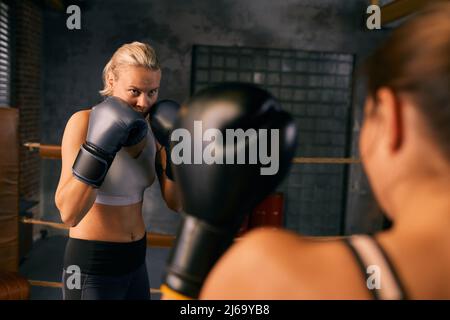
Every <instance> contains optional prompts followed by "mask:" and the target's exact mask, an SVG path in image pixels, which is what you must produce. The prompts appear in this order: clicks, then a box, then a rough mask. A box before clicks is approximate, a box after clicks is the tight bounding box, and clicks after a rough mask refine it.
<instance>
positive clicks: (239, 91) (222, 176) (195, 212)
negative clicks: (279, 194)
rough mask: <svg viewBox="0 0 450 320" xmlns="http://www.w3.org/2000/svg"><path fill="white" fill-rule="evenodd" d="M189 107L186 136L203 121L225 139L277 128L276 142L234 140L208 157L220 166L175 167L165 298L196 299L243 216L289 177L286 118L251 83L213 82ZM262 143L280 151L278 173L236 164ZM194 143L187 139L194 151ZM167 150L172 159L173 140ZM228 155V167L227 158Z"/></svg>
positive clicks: (291, 136) (292, 135) (183, 122)
mask: <svg viewBox="0 0 450 320" xmlns="http://www.w3.org/2000/svg"><path fill="white" fill-rule="evenodd" d="M187 107H188V108H187V110H186V112H185V113H184V114H183V115H182V116H180V118H179V122H178V123H177V129H182V130H187V131H188V132H189V133H190V135H191V137H194V138H195V134H194V131H195V125H194V121H201V123H202V126H203V131H205V130H208V129H216V130H218V131H219V132H220V133H221V134H222V136H223V137H225V136H226V131H227V129H242V130H243V131H246V130H248V129H254V130H255V131H256V132H258V133H259V132H263V131H264V129H265V130H266V133H267V132H271V130H274V129H275V130H278V131H274V132H275V133H276V132H278V141H275V144H274V145H272V144H271V143H270V142H269V143H267V139H268V137H267V134H266V136H264V135H263V134H261V135H257V136H256V137H255V136H253V138H250V139H248V140H246V139H245V138H244V139H243V140H242V139H241V140H239V139H237V140H236V139H233V141H232V142H231V144H225V143H224V144H223V146H222V147H220V144H218V145H217V148H216V149H215V151H214V152H215V156H216V157H217V158H220V159H222V162H223V164H220V163H210V164H206V163H201V164H198V163H197V164H194V163H193V161H191V163H190V164H189V163H180V162H178V161H175V162H174V171H175V176H176V178H177V183H178V185H179V192H180V196H181V200H182V204H183V210H184V219H183V222H182V224H181V226H180V228H179V230H178V233H177V237H176V243H175V245H174V247H173V248H172V251H171V254H170V257H169V262H168V268H167V274H166V276H165V282H164V284H163V285H162V287H161V290H162V292H163V294H164V295H165V297H168V298H176V299H177V298H183V297H184V298H197V297H198V295H199V292H200V289H201V287H202V285H203V282H204V280H205V278H206V276H207V275H208V273H209V271H210V270H211V268H212V267H213V266H214V264H215V263H216V261H217V260H218V259H219V258H220V256H221V255H222V254H223V253H224V252H225V250H227V248H228V247H229V246H230V245H231V243H232V242H233V239H234V237H235V235H236V233H237V231H238V230H239V227H240V226H241V225H242V221H243V219H244V218H245V214H247V213H248V212H251V211H252V210H253V209H254V207H255V206H256V205H257V204H258V203H260V202H261V201H262V200H263V199H264V198H265V197H266V196H267V195H268V194H269V193H270V192H272V191H273V190H274V189H275V188H276V186H277V185H278V184H279V183H280V182H281V180H282V179H283V177H284V176H285V175H286V173H287V172H288V169H289V167H290V165H291V162H292V158H293V156H294V152H295V147H296V143H297V137H296V136H297V131H296V127H295V122H294V121H293V119H292V117H291V116H290V115H289V114H288V113H286V112H285V111H283V110H282V109H281V107H280V105H279V104H278V102H277V101H276V100H275V99H274V98H273V97H272V96H271V95H270V94H269V93H268V92H267V91H265V90H263V89H261V88H259V87H256V86H254V85H250V84H241V83H225V84H220V85H216V86H213V87H210V88H207V89H204V90H202V91H200V92H199V93H197V94H196V95H194V96H193V97H192V98H191V99H190V101H188V104H187ZM197 125H198V122H197ZM211 132H217V131H211ZM274 135H275V136H276V134H274ZM192 140H193V139H192ZM262 140H265V142H266V146H267V145H268V144H269V145H270V146H269V149H270V148H271V147H273V148H272V149H271V150H270V151H271V153H277V152H278V154H276V156H278V168H277V169H278V170H275V171H272V172H271V170H265V169H268V168H267V167H266V166H265V165H263V164H262V163H261V161H257V162H256V163H249V160H248V158H247V160H246V161H247V162H246V163H245V164H242V163H237V162H238V159H239V155H238V153H239V152H242V151H245V154H246V155H249V151H250V150H251V149H253V150H254V148H255V147H256V146H258V148H259V147H260V146H261V145H262V144H264V143H263V142H264V141H262ZM270 141H272V140H270ZM215 142H217V140H216V141H214V143H215ZM272 142H273V141H272ZM194 143H195V142H194V141H191V147H192V150H194ZM197 143H198V142H197ZM201 143H202V145H205V143H204V142H203V141H202V142H201ZM261 143H262V144H261ZM172 148H173V150H174V155H175V154H176V153H175V150H176V148H177V146H176V144H175V143H173V145H172ZM205 150H206V149H205ZM257 150H258V151H259V149H257ZM232 157H233V159H234V160H235V161H234V164H230V163H228V162H229V161H227V160H230V159H231V158H232ZM266 164H267V163H266ZM264 173H268V174H264Z"/></svg>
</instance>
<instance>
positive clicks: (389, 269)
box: [344, 235, 408, 300]
mask: <svg viewBox="0 0 450 320" xmlns="http://www.w3.org/2000/svg"><path fill="white" fill-rule="evenodd" d="M344 243H345V244H346V245H347V246H348V247H349V248H350V250H351V251H352V253H353V255H354V256H355V258H356V260H357V262H358V264H359V266H360V268H361V271H362V273H363V275H364V278H365V279H366V286H367V289H368V290H369V292H370V293H371V295H372V296H373V298H374V299H375V300H404V299H408V297H407V294H406V291H405V288H404V286H403V285H402V282H401V281H400V278H399V276H398V274H397V272H396V271H395V268H394V266H393V264H392V261H391V260H390V259H389V257H388V255H387V254H386V251H384V249H383V248H382V247H381V245H380V243H379V242H378V241H377V240H376V239H375V238H374V237H371V236H368V235H355V236H352V237H349V238H346V239H344Z"/></svg>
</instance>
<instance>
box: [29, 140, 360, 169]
mask: <svg viewBox="0 0 450 320" xmlns="http://www.w3.org/2000/svg"><path fill="white" fill-rule="evenodd" d="M23 145H24V146H25V147H27V148H28V149H29V150H30V151H33V150H34V149H39V155H40V156H41V158H42V159H61V147H60V146H58V145H51V144H40V143H38V142H26V143H24V144H23ZM292 163H295V164H299V163H303V164H313V163H316V164H357V163H361V160H359V159H355V158H331V157H330V158H311V157H297V158H294V159H293V160H292Z"/></svg>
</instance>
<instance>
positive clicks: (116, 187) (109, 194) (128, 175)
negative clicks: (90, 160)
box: [95, 126, 156, 206]
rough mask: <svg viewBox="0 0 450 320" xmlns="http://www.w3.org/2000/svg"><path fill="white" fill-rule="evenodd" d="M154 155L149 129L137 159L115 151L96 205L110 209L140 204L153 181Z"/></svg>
mask: <svg viewBox="0 0 450 320" xmlns="http://www.w3.org/2000/svg"><path fill="white" fill-rule="evenodd" d="M155 155H156V145H155V139H154V137H153V133H152V131H151V129H150V126H149V128H148V133H147V144H146V145H145V147H144V149H142V151H141V153H140V154H139V156H138V157H137V158H133V157H132V156H131V155H130V154H129V153H128V152H127V151H125V150H124V149H121V150H119V152H117V154H116V156H115V158H114V160H113V162H112V164H111V167H110V168H109V171H108V173H107V174H106V177H105V180H104V181H103V183H102V185H101V186H100V188H99V189H98V191H97V198H96V199H95V202H96V203H99V204H106V205H112V206H125V205H130V204H135V203H138V202H141V201H142V198H143V195H144V191H145V189H146V188H147V187H149V186H150V185H151V184H152V183H153V182H154V181H155Z"/></svg>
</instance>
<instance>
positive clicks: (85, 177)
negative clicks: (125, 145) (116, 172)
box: [72, 143, 114, 188]
mask: <svg viewBox="0 0 450 320" xmlns="http://www.w3.org/2000/svg"><path fill="white" fill-rule="evenodd" d="M113 159H114V155H109V154H106V153H105V152H103V151H101V150H100V149H98V148H96V147H95V146H93V145H91V144H89V143H84V144H83V145H82V146H81V148H80V151H79V152H78V155H77V158H76V159H75V162H74V163H73V166H72V173H73V175H74V176H75V177H76V178H78V179H79V180H81V181H82V182H84V183H86V184H89V185H91V186H93V187H94V188H99V187H100V186H101V184H102V182H103V180H104V179H105V176H106V173H107V172H108V169H109V167H110V166H111V163H112V161H113Z"/></svg>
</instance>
